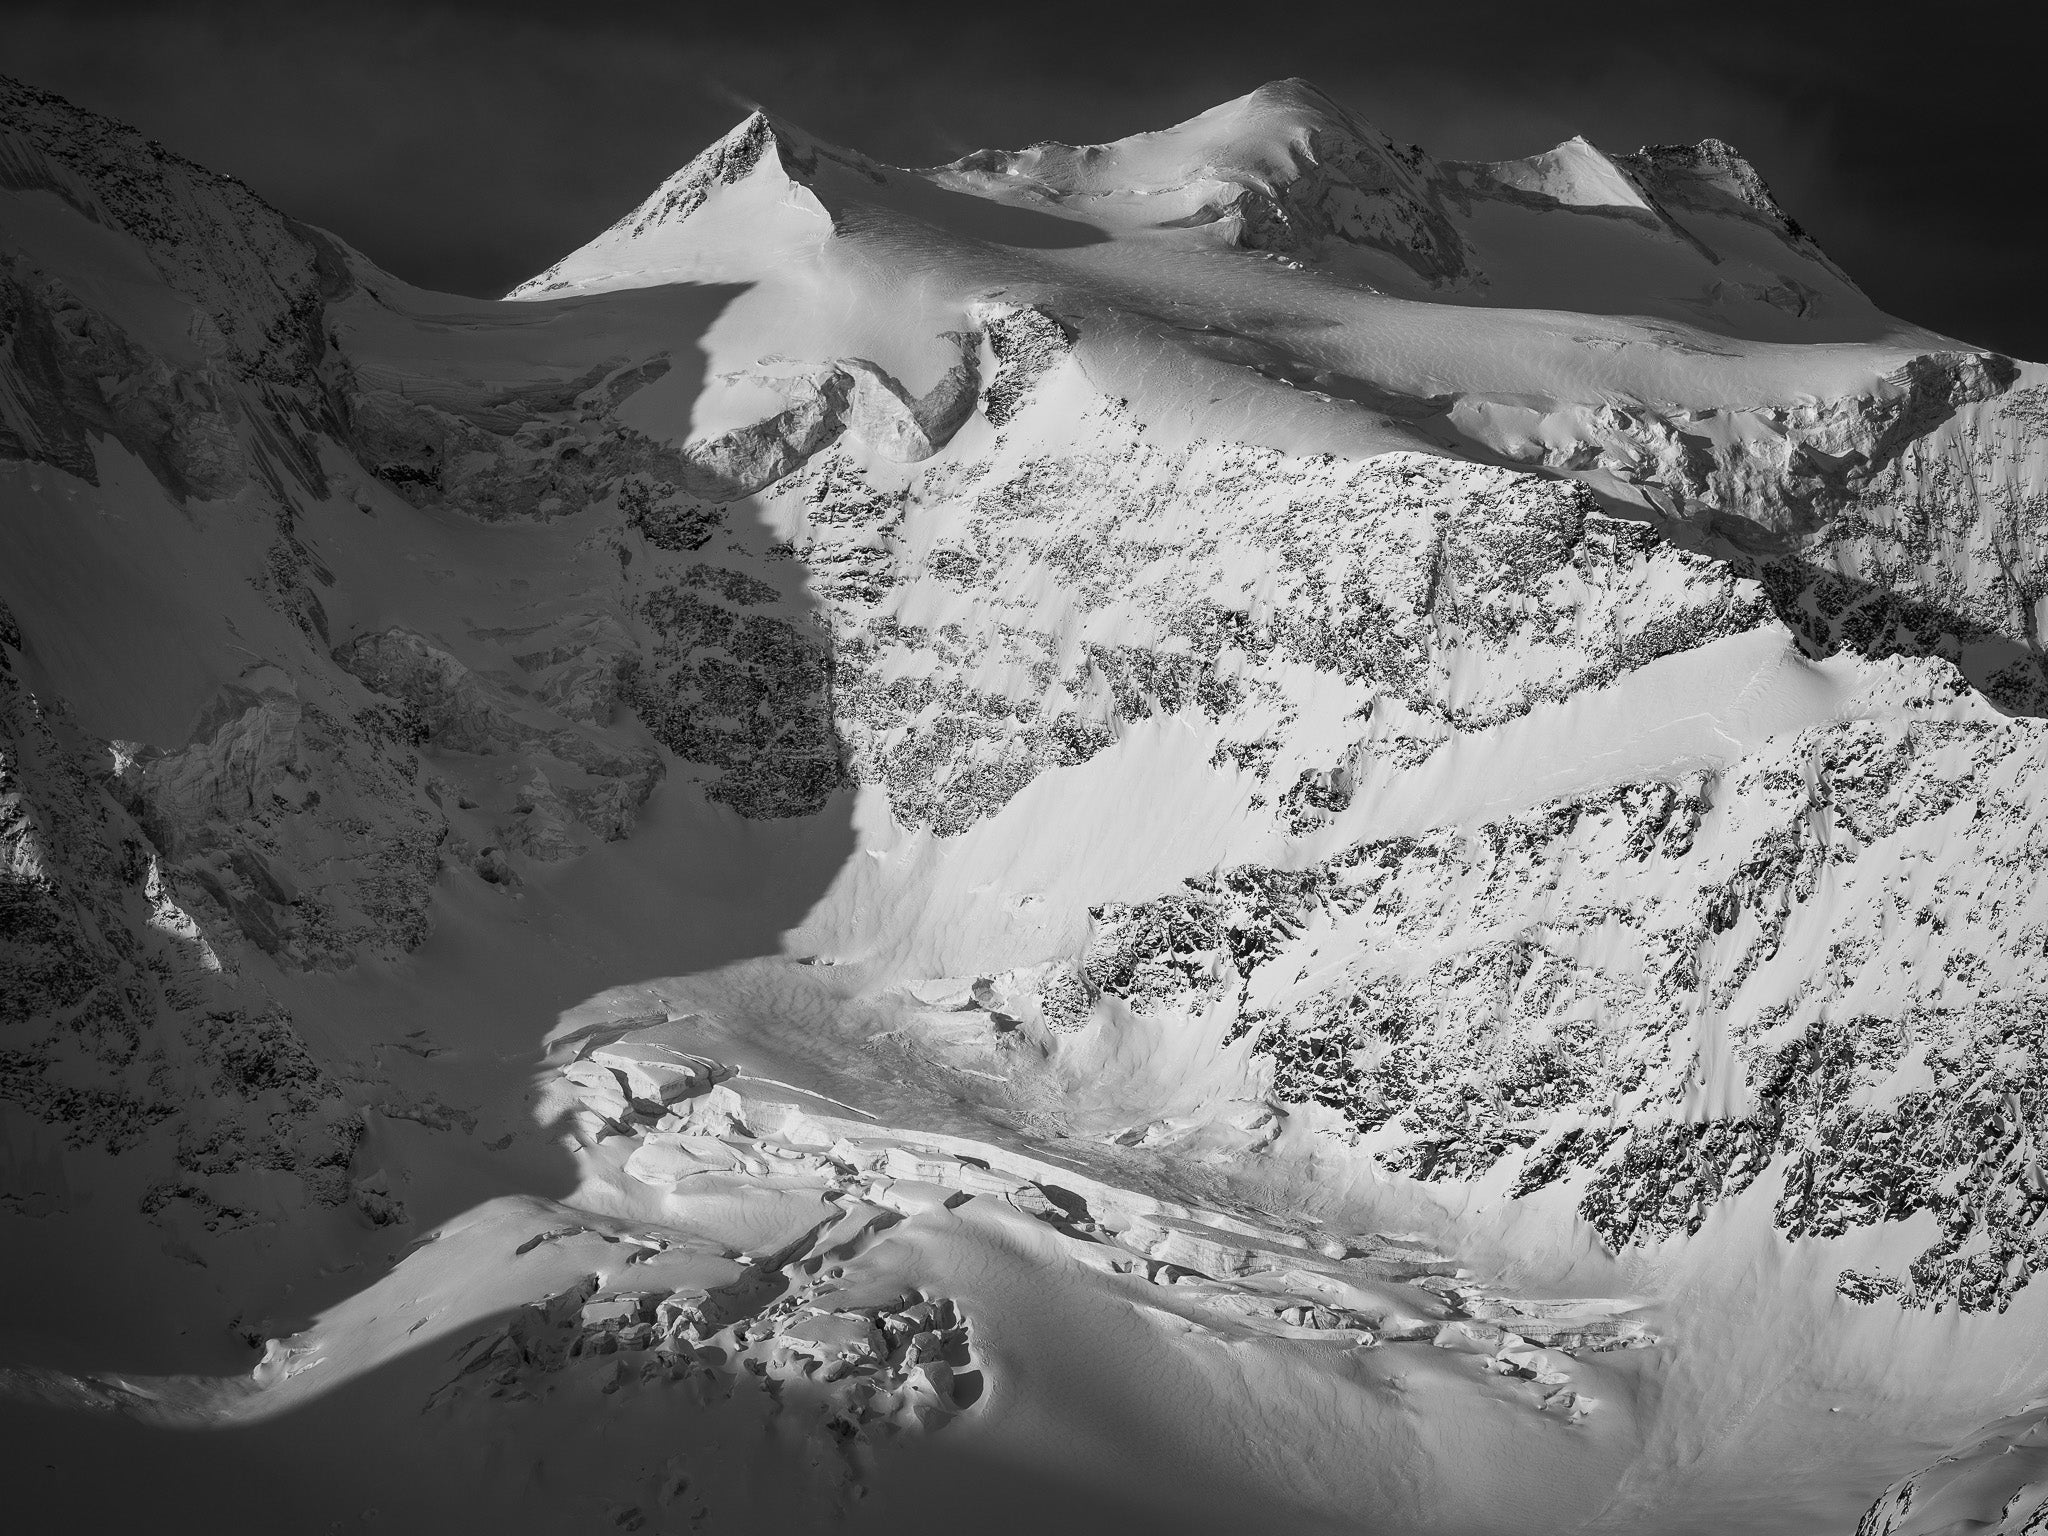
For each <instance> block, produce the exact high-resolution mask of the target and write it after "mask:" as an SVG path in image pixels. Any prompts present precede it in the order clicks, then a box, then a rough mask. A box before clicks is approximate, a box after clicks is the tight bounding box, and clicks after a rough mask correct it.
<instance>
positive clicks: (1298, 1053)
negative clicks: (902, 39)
mask: <svg viewBox="0 0 2048 1536" xmlns="http://www.w3.org/2000/svg"><path fill="white" fill-rule="evenodd" d="M2044 602H2048V373H2044V370H2043V369H2042V367H2041V366H2040V365H2037V364H2032V363H2026V362H2021V361H2017V360H2014V359H2011V358H2007V357H2003V356H2000V355H1997V354H1995V353H1989V352H1984V351H1981V350H1978V349H1974V348H1970V347H1966V346H1963V345H1961V344H1959V343H1957V342H1955V341H1953V340H1952V339H1949V338H1946V337H1942V336H1938V335H1934V334H1932V333H1929V332H1927V331H1925V330H1922V329H1920V328H1918V327H1915V326H1912V325H1910V324H1907V323H1905V322H1903V321H1899V320H1896V319H1894V318H1892V317H1889V316H1886V315H1884V314H1883V313H1881V312H1880V311H1878V310H1877V309H1876V308H1875V307H1874V306H1873V305H1872V304H1871V303H1870V301H1869V300H1868V299H1867V298H1866V297H1865V296H1863V295H1862V294H1861V293H1859V292H1858V291H1857V290H1856V289H1855V287H1854V286H1853V285H1852V284H1851V283H1850V282H1849V281H1848V280H1847V279H1846V278H1844V277H1843V276H1842V275H1841V274H1840V273H1839V272H1837V271H1836V270H1835V269H1834V267H1833V266H1832V265H1831V264H1830V263H1828V261H1827V260H1826V258H1825V257H1823V256H1822V255H1821V254H1820V252H1819V251H1818V250H1817V248H1815V247H1814V245H1813V244H1812V242H1811V241H1810V240H1808V239H1807V237H1806V236H1805V235H1804V234H1803V233H1802V232H1801V231H1800V230H1799V229H1798V227H1797V226H1796V225H1795V224H1794V223H1793V222H1792V221H1791V219H1790V218H1789V217H1787V216H1786V215H1785V214H1784V213H1783V212H1782V211H1781V210H1780V209H1779V208H1778V206H1777V204H1776V203H1775V201H1774V200H1773V199H1772V198H1771V196H1770V194H1769V192H1768V191H1767V190H1766V189H1765V188H1764V186H1763V184H1762V181H1761V180H1760V178H1758V177H1757V175H1756V173H1755V172H1754V170H1753V169H1752V168H1750V167H1749V166H1748V165H1747V164H1746V163H1744V162H1743V161H1742V160H1741V159H1740V158H1739V157H1738V156H1736V155H1735V153H1734V152H1733V151H1732V150H1730V149H1728V148H1727V146H1725V145H1722V144H1719V143H1718V142H1716V141H1711V140H1710V141H1706V142H1704V143H1702V144H1700V145H1697V146H1693V147H1690V148H1683V147H1681V148H1672V147H1661V148H1652V149H1646V150H1641V151H1638V152H1636V153H1634V154H1627V155H1623V154H1608V153H1604V152H1602V151H1601V150H1599V149H1597V148H1595V147H1594V146H1592V145H1591V144H1588V143H1586V142H1585V141H1584V140H1579V139H1574V140H1570V141H1568V142H1566V143H1564V144H1561V145H1558V146H1556V147H1555V148H1553V149H1549V150H1546V151H1544V152H1542V153H1540V154H1536V155H1532V156H1530V157H1528V158H1526V159H1520V160H1509V161H1499V162H1492V163H1487V164H1466V163H1459V162H1451V161H1439V160H1435V159H1432V158H1431V157H1430V156H1428V155H1427V154H1425V153H1424V152H1423V151H1421V150H1418V149H1410V148H1402V147H1399V146H1396V145H1394V144H1392V143H1391V142H1390V141H1389V140H1387V139H1386V138H1385V137H1384V136H1383V135H1381V134H1380V133H1378V132H1377V131H1376V130H1375V129H1373V128H1372V127H1371V126H1370V125H1369V124H1367V123H1366V122H1364V121H1363V120H1362V119H1360V118H1358V117H1356V116H1354V115H1352V114H1351V113H1349V112H1348V111H1346V110H1345V109H1343V108H1341V107H1339V106H1337V105H1336V104H1335V103H1333V102H1331V101H1330V100H1329V99H1328V98H1326V97H1324V96H1323V95H1322V94H1320V93H1319V92H1317V91H1315V90H1314V89H1313V88H1312V87H1309V86H1306V85H1304V84H1302V83H1300V82H1283V83H1280V84H1276V85H1272V86H1267V87H1264V88H1262V89H1261V90H1259V91H1255V92H1253V93H1252V94H1251V95H1249V96H1247V97H1244V98H1242V99H1241V100H1239V101H1236V102H1231V103H1227V104H1226V105H1224V106H1222V107H1219V108H1216V109H1215V110H1213V111H1211V112H1207V113H1204V114H1202V115H1201V116H1199V117H1197V118H1194V119H1192V120H1190V121H1189V122H1186V123H1183V124H1180V125H1178V126H1177V127H1173V128H1169V129H1165V130H1163V131H1161V132H1158V133H1153V134H1144V135H1139V136H1136V137H1133V138H1130V139H1125V140H1121V141H1118V142H1116V143H1113V144H1105V145H1095V146H1086V147H1075V146H1068V145H1057V144H1042V145H1039V146H1037V147H1035V148H1032V149H1027V150H1022V151H1016V152H1002V151H984V152H981V153H977V154H974V155H969V156H966V157H964V158H963V159H961V160H959V161H956V162H954V163H953V164H951V165H947V166H939V167H928V168H924V169H915V170H913V169H903V168H899V167H892V166H884V165H879V164H876V163H873V162H871V161H869V160H867V159H865V158H863V157H861V156H860V155H858V154H856V153H853V152H851V151H847V150H840V149H835V148H832V147H831V146H829V145H825V144H822V143H819V142H817V141H816V140H814V139H812V138H811V137H809V136H808V135H806V134H804V133H802V132H801V131H799V130H797V129H795V128H793V127H791V126H789V125H788V124H786V123H784V122H782V121H781V120H779V119H777V118H773V117H770V116H767V115H765V114H755V115H753V116H750V117H749V118H748V119H747V120H746V121H744V122H743V123H741V124H740V125H739V126H738V127H736V128H735V129H734V130H733V132H732V133H730V134H728V135H727V136H726V137H725V138H723V139H721V140H720V141H719V142H718V143H717V144H715V145H713V146H712V147H711V148H710V149H708V150H706V151H705V153H704V154H703V155H701V156H699V157H698V158H697V159H696V160H695V161H693V162H692V163H691V164H690V165H689V166H687V167H685V168H684V169H683V170H682V171H680V172H678V173H677V175H675V176H674V177H672V178H670V179H669V180H668V181H667V182H665V183H664V184H663V185H662V186H661V187H660V188H659V189H657V190H656V192H655V193H654V194H653V196H651V197H650V198H649V199H648V200H647V201H646V202H645V203H643V204H642V205H641V206H640V207H639V208H637V209H636V210H634V211H633V212H632V213H631V214H629V215H628V216H627V217H626V218H624V219H622V220H621V221H620V222H619V223H618V224H616V225H615V226H614V227H612V228H611V229H609V230H607V231H604V232H602V233H601V234H599V235H598V236H597V237H596V238H595V239H594V240H593V241H591V243H590V244H588V245H586V246H585V247H583V248H582V249H580V250H578V251H576V252H573V253H571V254H569V255H567V256H565V257H564V258H563V259H562V261H560V262H559V263H557V264H556V265H555V266H554V267H553V268H551V269H550V270H549V271H548V272H547V273H544V274H542V275H541V276H539V277H537V278H535V279H534V280H533V281H532V282H531V283H528V284H524V285H522V286H521V287H520V288H519V289H518V290H516V291H515V293H514V294H513V295H512V296H511V300H510V301H483V300H476V299H469V298H463V297H459V296H454V295H448V294H439V293H431V292H426V291H423V290H421V289H419V288H416V287H414V286H412V285H410V284H408V283H406V282H404V281H403V280H401V279H400V278H398V277H395V276H393V275H392V274H390V273H387V272H383V271H381V270H379V269H378V268H377V266H376V265H375V264H374V263H373V262H371V261H369V260H368V259H367V258H365V257H364V256H362V255H361V254H360V253H358V252H355V251H353V250H352V249H350V248H349V246H348V245H347V244H346V243H345V242H343V241H342V240H340V239H339V238H337V237H335V236H333V235H329V234H326V233H324V232H321V231H318V230H314V229H311V228H309V227H307V226H305V225H303V224H301V223H299V222H297V221H296V220H294V219H292V218H291V217H290V216H289V215H288V214H286V213H283V212H280V211H279V210H277V209H274V208H272V207H270V206H269V205H268V204H266V203H264V202H263V201H262V200H261V199H259V198H257V197H256V196H254V195H253V194H252V193H250V192H249V191H248V190H247V189H245V188H242V187H240V186H239V185H237V184H236V183H234V182H232V181H229V180H227V179H225V178H221V177H218V176H215V175H213V174H211V173H210V172H208V171H206V170H205V169H204V168H202V167H199V166H196V165H193V164H191V163H189V162H187V161H183V160H181V159H179V158H178V157H176V156H174V155H171V154H169V153H168V152H166V151H164V150H163V149H161V148H160V147H158V146H156V145H154V144H152V143H150V142H149V141H148V140H146V139H144V138H143V137H142V136H141V135H140V134H139V133H137V132H135V131H134V130H132V129H128V128H125V127H123V126H121V125H119V124H115V123H111V122H109V121H107V120H106V119H104V118H100V117H97V116H95V115H93V114H91V113H88V112H84V111H81V110H79V109H77V108H75V107H72V106H71V105H69V104H68V103H65V102H63V101H61V100H59V99H57V98H55V97H51V96H48V95H47V94H44V93H41V92H37V91H34V90H31V89H29V88H27V87H21V86H15V85H12V84H4V85H0V1132H4V1134H0V1148H4V1155H5V1158H6V1178H5V1179H4V1181H0V1254H4V1255H5V1258H4V1261H0V1282H4V1285H5V1295H6V1299H7V1305H8V1313H7V1315H8V1317H9V1319H10V1327H9V1330H8V1332H7V1335H6V1338H5V1339H4V1340H0V1415H4V1417H5V1419H6V1426H5V1427H6V1433H5V1435H4V1436H0V1447H4V1449H0V1468H4V1476H5V1478H6V1486H7V1489H8V1499H9V1512H10V1514H13V1515H15V1518H16V1523H17V1524H23V1526H24V1528H25V1529H35V1530H42V1529H56V1528H58V1526H59V1524H60V1522H61V1523H63V1524H67V1525H76V1524H79V1523H81V1522H83V1523H84V1524H86V1525H89V1526H92V1527H94V1528H97V1527H99V1526H108V1527H119V1526H125V1525H136V1526H143V1525H147V1526H149V1527H151V1528H156V1527H160V1526H164V1525H166V1524H169V1525H173V1526H176V1527H178V1528H180V1529H182V1528H184V1527H185V1526H193V1527H203V1528H205V1529H208V1530H213V1531H220V1532H235V1531H242V1530H249V1531H256V1530H262V1531H266V1532H267V1531H274V1530H278V1529H287V1530H327V1529H333V1528H342V1529H355V1528H358V1527H360V1528H363V1529H380V1530H398V1531H407V1532H442V1531H451V1530H452V1531H466V1530H489V1531H492V1532H504V1531H513V1532H517V1531H536V1532H550V1533H553V1532H562V1531H584V1530H607V1531H624V1530H642V1531H663V1532H677V1533H681V1532H721V1531H723V1532H749V1531H769V1530H772V1531H813V1530H841V1529H845V1530H869V1531H883V1530H886V1531H889V1532H892V1533H917V1532H932V1533H939V1532H945V1533H951V1532H954V1531H957V1530H959V1529H961V1528H962V1527H968V1528H972V1529H974V1530H976V1531H982V1530H987V1531H1033V1532H1038V1531H1045V1530H1052V1529H1058V1530H1075V1531H1090V1530H1097V1529H1102V1530H1108V1529H1114V1530H1117V1531H1120V1532H1122V1531H1142V1530H1155V1529H1157V1530H1172V1531H1175V1532H1184V1533H1196V1536H1204V1533H1209V1532H1216V1533H1221V1532H1226V1531H1228V1532H1243V1531H1267V1530H1275V1529H1286V1530H1290V1531H1293V1530H1300V1531H1333V1532H1334V1531H1355V1530H1360V1529H1371V1530H1384V1531H1423V1530H1430V1531H1434V1530H1455V1531H1458V1532H1471V1533H1481V1536H1485V1533H1500V1536H1508V1533H1514V1536H1529V1533H1531V1532H1536V1533H1559V1536H1563V1533H1566V1532H1575V1533H1583V1532H1600V1531H1612V1532H1624V1531H1626V1532H1637V1531H1659V1532H1663V1531H1672V1532H1686V1531H1697V1532H1702V1533H1704V1532H1714V1533H1721V1532H1728V1531H1747V1530H1763V1531H1788V1532H1789V1531H1802V1532H1803V1531H1815V1530H1824V1531H1841V1532H1848V1531H1850V1530H1857V1531H1860V1532H1861V1533H1863V1536H1911V1533H1918V1532H1932V1531H1939V1530H1956V1529H1962V1528H1965V1527H1968V1528H1970V1529H1973V1530H1984V1531H1989V1532H1993V1533H1997V1536H2020V1533H2021V1532H2024V1531H2029V1530H2035V1529H2037V1528H2038V1527H2039V1526H2040V1523H2041V1520H2042V1518H2043V1516H2042V1511H2043V1510H2044V1509H2048V1483H2044V1481H2043V1480H2042V1479H2041V1477H2040V1476H2039V1471H2040V1466H2039V1451H2038V1447H2039V1446H2040V1444H2041V1443H2042V1440H2043V1436H2044V1435H2048V1418H2044V1415H2043V1409H2042V1407H2041V1405H2040V1404H2039V1403H2037V1402H2034V1401H2032V1400H2031V1399H2030V1398H2029V1397H2028V1396H2027V1395H2026V1391H2027V1384H2028V1383H2029V1382H2031V1381H2032V1380H2033V1379H2034V1378H2035V1377H2036V1376H2037V1375H2039V1373H2040V1372H2041V1371H2042V1370H2043V1369H2044V1368H2048V1346H2044V1345H2043V1343H2042V1339H2043V1337H2044V1333H2043V1329H2042V1326H2041V1325H2042V1323H2043V1322H2044V1321H2048V1281H2044V1277H2043V1271H2044V1270H2048V1239H2044V1238H2043V1237H2042V1236H2041V1235H2040V1232H2041V1228H2042V1224H2043V1222H2044V1221H2048V1179H2044V1174H2043V1168H2042V1150H2041V1149H2042V1148H2043V1147H2044V1146H2048V1088H2044V1084H2048V1040H2044V1037H2043V1033H2042V1029H2041V1021H2042V1019H2043V1018H2044V1017H2048V886H2044V883H2043V880H2042V877H2041V870H2042V868H2043V854H2044V852H2048V788H2044V786H2048V725H2044V719H2048V657H2044V653H2043V650H2042V646H2041V640H2040V634H2041V625H2042V621H2043V618H2044V613H2043V604H2044ZM110 1467H117V1468H119V1469H120V1471H121V1475H120V1476H115V1477H110V1476H108V1475H106V1469H108V1468H110ZM17 1511H26V1515H25V1516H23V1515H21V1514H17V1513H16V1512H17ZM46 1512H47V1513H46Z"/></svg>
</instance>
